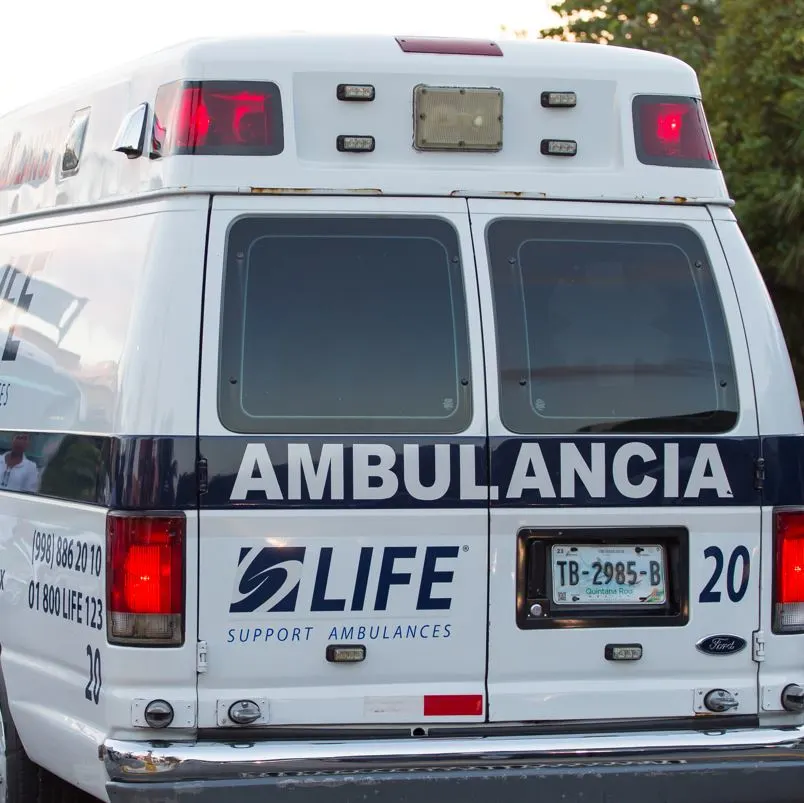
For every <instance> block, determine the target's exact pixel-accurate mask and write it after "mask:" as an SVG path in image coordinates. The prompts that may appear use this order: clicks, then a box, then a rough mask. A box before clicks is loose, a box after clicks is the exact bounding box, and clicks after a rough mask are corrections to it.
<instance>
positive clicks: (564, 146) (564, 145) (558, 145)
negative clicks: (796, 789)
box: [541, 139, 578, 156]
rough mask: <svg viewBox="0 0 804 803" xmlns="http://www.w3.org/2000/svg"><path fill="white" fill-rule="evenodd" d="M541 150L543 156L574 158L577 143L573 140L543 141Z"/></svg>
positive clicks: (576, 152)
mask: <svg viewBox="0 0 804 803" xmlns="http://www.w3.org/2000/svg"><path fill="white" fill-rule="evenodd" d="M541 150H542V153H543V154H544V155H545V156H576V155H577V154H578V143H577V142H576V141H575V140H574V139H543V140H542V145H541Z"/></svg>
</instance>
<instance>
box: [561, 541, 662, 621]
mask: <svg viewBox="0 0 804 803" xmlns="http://www.w3.org/2000/svg"><path fill="white" fill-rule="evenodd" d="M551 563H552V574H553V602H554V603H555V604H556V605H577V606H581V605H583V606H591V605H638V606H642V605H664V604H665V603H666V602H667V580H666V577H665V573H666V561H665V554H664V547H662V546H659V545H658V544H651V545H642V544H605V545H601V544H553V547H552V550H551Z"/></svg>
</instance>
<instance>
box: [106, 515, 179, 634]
mask: <svg viewBox="0 0 804 803" xmlns="http://www.w3.org/2000/svg"><path fill="white" fill-rule="evenodd" d="M185 530H186V520H185V518H184V516H183V515H181V514H176V515H171V516H156V515H153V516H152V515H147V514H144V515H129V514H125V513H110V514H109V516H108V518H107V522H106V556H107V557H106V596H107V608H108V614H109V616H108V626H107V633H108V637H109V641H110V642H111V643H113V644H143V645H147V644H162V645H180V644H182V643H183V641H184V542H185Z"/></svg>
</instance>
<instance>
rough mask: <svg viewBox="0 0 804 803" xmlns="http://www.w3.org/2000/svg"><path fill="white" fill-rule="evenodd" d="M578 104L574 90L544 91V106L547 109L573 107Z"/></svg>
mask: <svg viewBox="0 0 804 803" xmlns="http://www.w3.org/2000/svg"><path fill="white" fill-rule="evenodd" d="M577 105H578V96H577V95H576V94H575V93H574V92H542V106H544V108H545V109H559V108H564V109H571V108H573V107H575V106H577Z"/></svg>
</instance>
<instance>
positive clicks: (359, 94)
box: [337, 84, 376, 102]
mask: <svg viewBox="0 0 804 803" xmlns="http://www.w3.org/2000/svg"><path fill="white" fill-rule="evenodd" d="M375 94H376V93H375V89H374V87H373V86H372V85H371V84H338V91H337V95H338V100H353V101H355V100H356V101H363V102H366V101H371V100H374V97H375Z"/></svg>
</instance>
